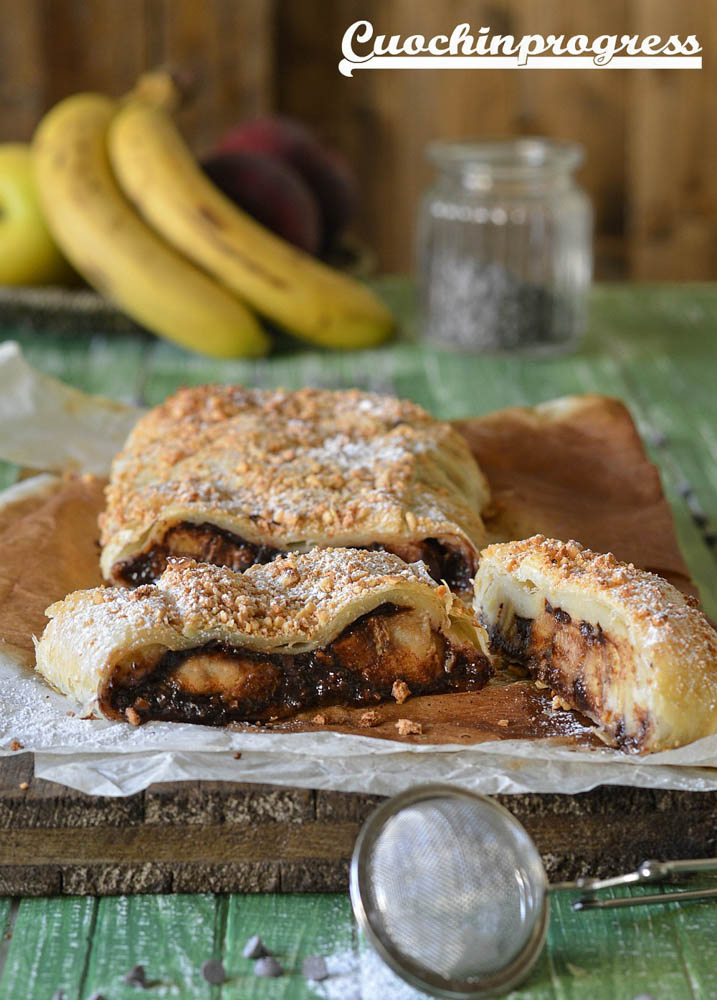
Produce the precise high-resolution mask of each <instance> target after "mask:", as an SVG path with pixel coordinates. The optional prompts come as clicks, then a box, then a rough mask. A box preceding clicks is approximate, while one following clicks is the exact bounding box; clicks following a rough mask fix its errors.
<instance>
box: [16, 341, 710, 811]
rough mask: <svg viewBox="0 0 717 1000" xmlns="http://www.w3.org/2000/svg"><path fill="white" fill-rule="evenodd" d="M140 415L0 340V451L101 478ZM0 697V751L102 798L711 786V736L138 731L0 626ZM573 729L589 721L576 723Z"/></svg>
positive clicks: (46, 479)
mask: <svg viewBox="0 0 717 1000" xmlns="http://www.w3.org/2000/svg"><path fill="white" fill-rule="evenodd" d="M138 414H139V411H138V410H136V409H134V408H130V407H125V406H122V405H121V404H117V403H113V402H110V401H107V400H103V399H100V398H98V397H88V396H85V395H84V394H82V393H79V392H77V391H76V390H73V389H70V388H69V387H67V386H64V385H62V383H60V382H57V381H56V380H53V379H50V378H48V377H46V376H43V375H39V374H38V373H36V372H35V371H34V370H33V369H32V368H31V367H30V366H29V365H27V363H26V362H25V361H24V359H23V358H22V355H21V354H20V352H19V349H18V348H17V346H16V345H14V344H5V345H2V346H0V458H6V459H10V460H12V461H16V462H19V463H20V464H22V465H23V466H25V467H29V468H35V469H52V470H53V471H60V470H63V469H71V470H73V471H74V472H92V473H94V474H97V475H104V474H106V472H107V471H108V468H109V463H110V460H111V458H112V456H113V454H114V453H115V452H116V451H117V449H118V448H119V446H120V445H121V443H122V441H123V439H124V437H125V436H126V433H127V432H128V430H129V428H130V427H131V426H132V424H133V423H134V421H135V420H136V418H137V416H138ZM60 484H61V481H60V479H59V478H58V476H56V475H46V474H45V475H39V476H35V477H33V478H31V479H27V480H25V481H23V482H21V483H18V484H17V485H15V486H13V487H11V488H10V489H9V490H6V491H5V492H4V493H3V494H0V515H2V512H3V511H8V510H17V509H22V507H23V505H26V504H30V503H32V502H34V501H35V500H36V498H37V497H41V498H42V497H47V496H51V495H52V493H53V491H55V490H57V489H58V488H59V487H60ZM18 505H19V506H18ZM626 516H627V515H626ZM628 521H629V518H628ZM669 569H670V570H671V572H672V573H673V574H674V576H675V577H676V578H678V577H679V576H680V574H681V573H682V572H683V570H682V568H681V566H680V565H679V564H677V563H676V564H675V565H673V566H671V567H669ZM9 587H10V589H9ZM16 596H17V595H14V594H13V593H12V590H11V586H10V585H8V586H6V587H5V589H3V578H2V574H1V573H0V605H3V606H4V607H8V606H10V603H11V601H12V600H13V598H14V597H16ZM0 704H1V705H2V709H1V711H0V753H3V754H7V753H11V752H13V751H12V750H11V749H10V745H11V743H12V741H17V742H18V743H20V744H22V746H23V748H24V749H25V750H32V751H33V752H34V753H35V773H36V775H37V776H39V777H43V778H47V779H49V780H52V781H58V782H61V783H63V784H66V785H68V786H70V787H72V788H76V789H79V790H81V791H84V792H87V793H90V794H97V795H129V794H132V793H133V792H136V791H138V790H140V789H142V788H145V787H147V786H148V785H149V784H151V783H153V782H156V781H176V780H182V779H187V780H189V779H210V780H217V779H227V780H236V781H250V782H251V781H253V782H269V783H273V784H285V785H292V786H301V787H311V788H322V789H334V790H343V791H360V792H367V793H373V794H386V795H388V794H393V793H395V792H398V791H400V790H402V789H403V788H406V787H409V786H410V785H412V784H415V783H417V782H420V781H435V780H441V781H450V782H455V783H460V784H462V785H464V786H466V787H469V788H473V789H475V790H477V791H482V792H487V793H494V792H503V793H518V792H527V791H536V792H562V793H574V792H579V791H585V790H588V789H590V788H593V787H595V786H596V785H599V784H622V785H635V786H643V787H654V788H677V789H691V790H696V791H707V790H717V736H716V737H709V738H707V739H704V740H700V741H698V742H696V743H693V744H691V745H690V746H687V747H682V748H680V749H679V750H674V751H668V752H664V753H660V754H652V755H649V756H645V757H633V756H629V755H626V754H623V753H620V752H618V751H613V750H610V749H607V748H603V747H587V746H584V747H575V746H569V745H565V740H562V741H561V740H558V741H556V740H554V739H539V740H515V739H501V740H491V739H488V740H486V741H485V742H481V743H477V744H474V745H472V746H470V747H466V746H464V745H461V744H459V743H442V744H432V743H430V742H423V743H416V744H409V743H405V742H402V743H397V742H395V741H393V740H391V739H385V738H376V737H375V736H372V735H366V736H363V735H357V734H355V733H351V732H326V731H316V732H312V731H309V732H291V731H285V730H282V731H265V730H263V729H259V728H258V727H257V728H256V729H254V730H253V731H232V730H230V729H213V728H210V727H203V726H191V725H184V724H175V723H159V722H154V723H148V724H146V725H144V726H142V727H139V728H136V729H135V728H133V727H130V726H127V725H125V724H124V723H115V722H109V721H105V720H97V719H82V718H80V717H79V714H78V713H79V710H78V707H77V706H76V705H73V703H72V702H71V701H70V700H69V699H67V698H65V697H63V696H61V695H59V694H57V693H55V692H54V691H52V690H51V689H50V688H48V686H47V685H46V684H45V683H44V681H43V680H42V679H41V678H40V677H39V676H38V675H36V674H35V673H34V672H33V670H32V657H31V655H30V653H29V652H28V649H27V648H26V647H23V644H22V642H20V643H18V642H17V641H13V637H12V636H8V635H2V634H0ZM404 707H405V706H404ZM68 713H69V714H68ZM405 714H409V713H408V712H406V713H405ZM565 715H566V716H567V715H569V713H565ZM575 726H576V727H577V729H583V728H584V727H582V726H581V724H580V722H579V721H576V722H575ZM237 751H241V757H240V759H235V757H234V754H235V753H236V752H237Z"/></svg>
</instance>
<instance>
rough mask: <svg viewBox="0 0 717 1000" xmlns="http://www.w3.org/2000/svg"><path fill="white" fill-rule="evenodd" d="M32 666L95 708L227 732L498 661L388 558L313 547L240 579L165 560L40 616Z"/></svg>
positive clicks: (477, 673) (479, 677) (464, 621)
mask: <svg viewBox="0 0 717 1000" xmlns="http://www.w3.org/2000/svg"><path fill="white" fill-rule="evenodd" d="M47 615H48V617H49V618H50V619H51V621H50V622H49V624H48V625H47V627H46V628H45V631H44V633H43V635H42V638H41V639H40V641H39V642H38V643H37V669H38V670H39V671H40V673H41V674H42V675H43V676H44V677H45V678H46V679H47V680H48V681H49V682H50V683H51V684H52V685H53V686H54V687H55V688H57V689H58V690H60V691H61V692H63V693H65V694H69V695H71V696H73V697H74V698H75V699H77V700H78V701H79V702H81V703H82V704H83V705H84V706H85V707H86V708H88V709H89V710H94V711H99V712H100V713H102V714H103V715H105V716H107V717H109V718H115V719H126V720H127V721H130V722H132V723H134V724H139V723H140V722H144V721H146V720H148V719H166V720H169V721H183V722H198V723H205V724H214V725H221V724H225V723H227V722H232V721H244V720H266V719H272V718H277V717H282V716H287V715H291V714H294V713H296V712H297V711H299V710H300V709H302V708H308V707H312V706H316V705H322V704H336V703H339V704H366V703H369V704H371V703H376V702H378V701H381V700H382V699H385V698H388V697H390V696H391V692H392V689H393V686H394V684H395V682H396V681H403V682H404V683H405V684H406V685H408V688H409V689H410V690H411V692H412V693H414V694H418V693H426V692H435V693H439V692H442V691H451V690H453V691H455V690H459V691H460V690H476V689H478V688H480V687H482V686H483V685H484V684H486V683H487V681H488V679H489V677H490V675H491V673H492V667H491V664H490V661H489V658H488V656H487V649H488V647H487V638H486V636H485V633H484V632H483V630H482V629H481V628H479V627H478V626H477V625H476V623H475V621H474V618H473V615H472V613H471V612H470V611H469V610H468V608H467V607H466V606H465V605H464V604H463V603H462V602H461V601H460V600H459V599H458V598H456V597H455V596H454V595H453V594H452V593H451V592H450V591H449V590H448V588H447V587H446V586H445V585H438V584H436V583H435V582H434V581H433V580H432V579H431V577H430V576H429V575H428V573H427V571H426V569H425V567H424V566H423V565H422V564H420V563H416V564H413V565H408V564H406V563H404V562H403V560H401V559H399V558H398V556H395V555H392V554H390V553H387V552H368V551H364V550H355V549H337V548H330V549H314V550H312V551H311V552H309V553H307V554H304V555H295V554H290V555H288V556H284V557H280V558H278V559H276V560H275V561H273V562H271V563H268V564H266V565H260V564H257V565H254V566H252V567H251V568H250V569H249V570H247V572H245V573H243V574H238V573H234V572H232V571H231V570H228V569H226V568H225V567H219V566H213V565H211V564H208V563H204V564H198V563H196V562H194V561H192V560H189V559H178V560H171V561H170V562H169V564H168V566H167V568H166V570H165V571H164V573H163V574H162V576H161V578H160V579H159V581H158V582H157V583H156V584H145V585H143V586H141V587H138V588H136V589H134V590H131V589H127V588H96V589H94V590H84V591H76V592H75V593H73V594H70V595H69V596H68V597H67V598H65V600H63V601H60V602H58V603H57V604H53V605H52V606H51V607H50V608H48V610H47Z"/></svg>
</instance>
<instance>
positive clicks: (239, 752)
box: [234, 750, 241, 760]
mask: <svg viewBox="0 0 717 1000" xmlns="http://www.w3.org/2000/svg"><path fill="white" fill-rule="evenodd" d="M234 760H241V750H237V751H235V753H234Z"/></svg>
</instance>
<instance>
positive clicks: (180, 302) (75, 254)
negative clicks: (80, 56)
mask: <svg viewBox="0 0 717 1000" xmlns="http://www.w3.org/2000/svg"><path fill="white" fill-rule="evenodd" d="M117 107H118V105H117V103H116V102H115V101H112V100H111V99H110V98H107V97H104V96H102V95H100V94H77V95H75V96H74V97H69V98H67V99H65V100H64V101H61V102H60V103H59V104H58V105H56V106H55V107H54V108H53V109H52V110H51V111H49V112H48V114H47V115H46V116H45V117H44V118H43V119H42V121H41V122H40V124H39V126H38V128H37V131H36V133H35V137H34V139H33V163H34V169H35V179H36V182H37V188H38V192H39V196H40V201H41V203H42V207H43V210H44V213H45V217H46V219H47V222H48V225H49V227H50V230H51V231H52V233H53V236H54V237H55V239H56V241H57V243H58V244H59V246H60V247H61V249H62V250H63V251H64V253H65V254H66V255H67V257H68V258H69V260H70V261H71V262H72V263H73V264H74V266H75V267H76V268H77V270H78V271H79V272H80V274H82V275H83V277H84V278H86V279H87V281H88V282H89V283H90V284H91V285H93V286H94V287H95V288H96V289H97V290H98V291H100V292H102V293H103V294H104V295H106V296H107V297H108V298H110V299H112V300H113V301H114V302H116V303H117V305H119V306H120V308H122V309H123V310H124V311H125V312H127V313H129V315H130V316H132V317H133V318H134V319H136V320H137V321H138V322H140V323H142V324H143V325H144V326H146V327H148V328H149V329H150V330H153V331H154V332H155V333H159V334H161V335H163V336H165V337H167V338H168V339H170V340H174V341H176V342H177V343H179V344H182V345H183V346H185V347H189V348H191V349H192V350H195V351H201V352H202V353H205V354H211V355H213V356H215V357H222V358H223V357H239V356H245V355H250V356H254V355H258V354H263V353H265V352H266V350H267V347H268V338H267V336H266V334H265V332H264V331H263V330H262V328H261V326H260V324H259V322H258V321H257V319H256V317H255V316H254V315H253V314H252V313H251V312H250V311H249V310H248V309H247V308H246V307H245V306H244V305H243V303H241V302H240V301H239V300H238V299H237V298H236V297H235V296H234V295H232V294H231V293H230V292H229V291H228V290H227V289H225V288H223V287H221V286H220V285H219V284H218V283H217V282H216V281H214V279H213V278H211V277H210V276H208V275H206V274H204V273H203V272H202V271H200V270H199V268H197V267H195V265H194V264H192V263H191V262H190V261H188V260H187V259H186V258H184V257H182V256H181V255H180V254H179V253H177V252H176V251H175V250H174V249H173V248H172V247H169V246H167V244H166V243H165V242H164V241H163V240H162V239H161V238H160V237H158V236H157V235H156V233H154V232H153V231H152V230H151V229H150V227H149V226H147V224H146V223H145V222H143V220H142V219H141V218H140V217H139V216H138V215H137V213H136V211H135V210H134V208H132V206H131V205H130V204H129V202H128V201H127V199H126V198H125V197H124V195H123V194H122V193H121V191H120V190H119V188H118V187H117V184H116V182H115V180H114V177H113V176H112V171H111V168H110V165H109V161H108V158H107V152H106V137H107V129H108V127H109V125H110V122H111V121H112V118H113V116H114V115H115V113H116V111H117Z"/></svg>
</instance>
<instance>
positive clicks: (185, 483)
mask: <svg viewBox="0 0 717 1000" xmlns="http://www.w3.org/2000/svg"><path fill="white" fill-rule="evenodd" d="M488 499H489V495H488V487H487V484H486V480H485V478H484V476H483V475H482V473H481V471H480V469H479V468H478V466H477V464H476V462H475V459H474V458H473V456H472V455H471V453H470V451H469V449H468V445H467V444H466V442H465V440H464V439H463V438H462V437H461V435H460V434H459V433H458V432H457V431H456V430H454V429H453V428H452V427H451V426H450V424H447V423H441V422H440V421H437V420H434V419H433V418H432V417H431V416H430V415H429V414H428V413H427V412H426V411H425V410H423V409H422V408H421V407H420V406H417V405H416V404H414V403H411V402H408V401H406V400H399V399H395V398H393V397H390V396H378V395H374V394H371V393H364V392H359V391H358V390H347V391H340V392H332V391H328V390H321V389H302V390H300V391H298V392H284V391H260V390H253V389H245V388H242V387H240V386H221V385H213V386H199V387H198V388H192V389H183V390H181V391H180V392H178V393H177V394H176V395H175V396H173V397H171V398H170V399H168V400H167V401H166V402H165V403H164V404H163V405H162V406H159V407H157V408H156V409H154V410H151V411H150V412H149V413H148V414H146V415H145V416H144V417H143V418H142V419H141V420H140V421H139V422H138V424H137V425H136V427H135V428H134V430H133V431H132V433H131V435H130V437H129V439H128V441H127V444H126V446H125V448H124V450H123V451H122V452H121V453H120V454H119V455H118V456H117V458H116V459H115V461H114V464H113V467H112V473H111V478H110V485H109V487H108V490H107V509H106V512H105V514H104V516H103V518H102V521H101V533H102V537H101V543H102V546H103V551H102V559H101V565H102V571H103V574H104V576H105V579H107V580H110V581H112V582H114V583H117V584H124V585H127V586H137V585H139V584H142V583H150V582H152V581H153V580H156V579H157V578H158V577H159V576H160V574H161V573H162V570H163V569H164V567H165V565H166V562H167V559H168V558H169V557H170V556H188V557H190V558H193V559H196V560H197V561H199V562H210V563H215V564H216V565H223V566H229V567H230V568H231V569H234V570H237V571H241V570H245V569H247V568H248V567H249V566H250V565H252V564H253V563H257V562H258V563H265V562H269V561H270V560H272V559H275V558H276V557H277V556H278V555H280V554H282V553H285V552H287V551H293V552H304V551H307V550H309V549H311V548H313V547H315V546H339V547H359V548H369V549H370V548H373V549H384V550H386V551H389V552H393V553H395V554H396V555H399V556H400V557H401V558H402V559H404V560H405V561H406V562H415V561H416V560H419V559H420V560H422V561H423V562H424V563H425V564H426V565H427V566H428V569H429V571H430V573H431V574H432V576H433V577H434V579H436V580H437V581H441V580H445V581H446V582H447V583H448V585H449V586H450V587H451V588H452V589H454V590H456V591H459V592H467V593H470V592H471V588H472V582H473V576H474V574H475V571H476V569H477V565H478V552H479V550H480V549H481V547H482V546H483V545H484V544H485V531H484V527H483V522H482V520H481V516H480V511H481V510H482V509H483V508H484V507H485V506H486V504H487V502H488Z"/></svg>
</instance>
